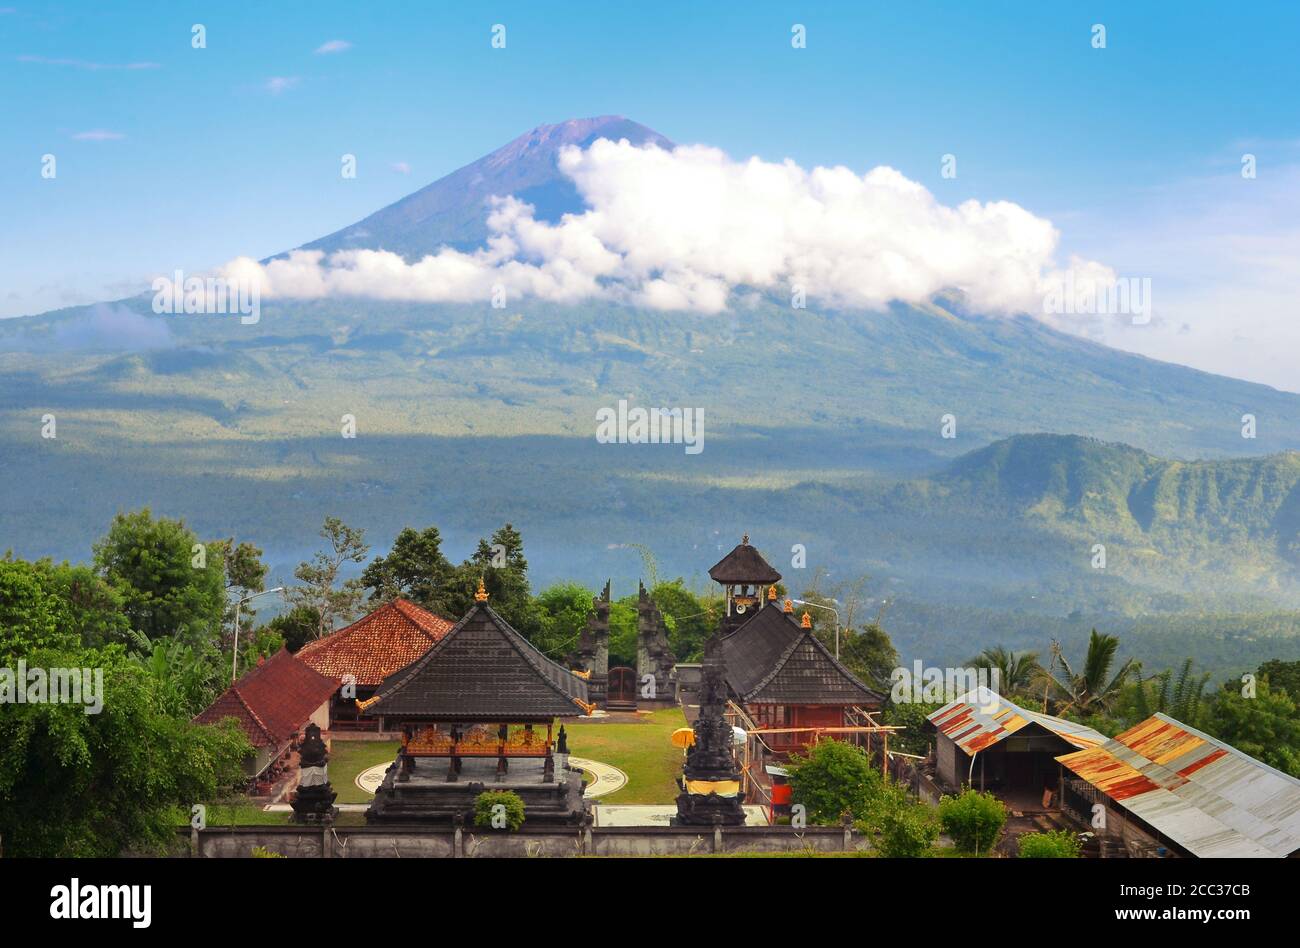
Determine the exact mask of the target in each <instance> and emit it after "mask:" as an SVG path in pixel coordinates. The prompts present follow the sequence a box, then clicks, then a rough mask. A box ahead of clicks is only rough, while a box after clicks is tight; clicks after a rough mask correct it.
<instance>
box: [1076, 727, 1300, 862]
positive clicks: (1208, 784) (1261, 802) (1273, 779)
mask: <svg viewBox="0 0 1300 948" xmlns="http://www.w3.org/2000/svg"><path fill="white" fill-rule="evenodd" d="M1056 759H1057V760H1058V761H1060V762H1061V763H1062V764H1064V765H1065V766H1066V767H1068V768H1070V770H1072V771H1074V772H1075V773H1076V774H1078V775H1079V776H1080V777H1082V778H1083V779H1084V780H1086V781H1088V782H1089V783H1090V784H1092V785H1093V786H1094V787H1096V788H1097V789H1098V790H1100V791H1102V792H1103V793H1105V794H1106V795H1107V796H1109V797H1110V798H1111V799H1112V800H1114V801H1115V802H1116V803H1117V804H1119V805H1120V806H1122V807H1124V809H1126V810H1128V811H1130V812H1131V813H1133V814H1135V815H1136V816H1139V817H1141V818H1142V819H1143V820H1145V821H1146V822H1147V823H1149V824H1151V826H1153V827H1154V828H1155V829H1156V830H1158V831H1159V832H1161V833H1162V834H1164V835H1165V836H1167V837H1168V838H1169V839H1171V840H1173V841H1174V842H1176V843H1178V844H1179V845H1180V846H1182V847H1184V848H1185V849H1187V850H1188V851H1189V852H1191V853H1194V854H1195V855H1197V856H1206V857H1209V856H1288V855H1290V854H1291V853H1293V852H1295V851H1297V850H1300V780H1296V779H1295V778H1294V777H1291V776H1289V775H1287V774H1284V773H1282V772H1281V771H1280V770H1274V769H1273V768H1272V767H1269V766H1268V765H1267V764H1263V763H1261V762H1260V761H1258V760H1256V759H1255V758H1253V757H1249V756H1247V755H1246V754H1243V753H1242V752H1241V751H1239V750H1237V749H1236V748H1235V747H1233V746H1231V745H1230V744H1225V743H1223V742H1222V741H1220V740H1216V739H1215V738H1213V737H1210V736H1209V735H1208V734H1203V733H1202V732H1200V731H1198V730H1196V729H1195V728H1191V727H1188V726H1187V725H1185V724H1182V723H1180V722H1178V721H1175V720H1174V719H1173V718H1171V717H1169V716H1168V715H1166V714H1155V715H1153V716H1152V717H1149V718H1147V719H1146V720H1145V721H1143V722H1142V723H1141V724H1138V725H1137V726H1135V727H1132V728H1129V729H1128V730H1127V731H1125V732H1124V733H1123V734H1120V735H1118V736H1116V737H1115V738H1114V739H1112V740H1109V741H1107V742H1106V743H1105V744H1103V745H1102V746H1100V747H1096V748H1092V749H1090V750H1084V751H1079V752H1077V753H1073V754H1066V755H1064V756H1063V757H1058V758H1056Z"/></svg>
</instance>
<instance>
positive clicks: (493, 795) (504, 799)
mask: <svg viewBox="0 0 1300 948" xmlns="http://www.w3.org/2000/svg"><path fill="white" fill-rule="evenodd" d="M474 825H475V826H481V827H483V828H484V829H504V830H509V831H510V832H512V833H513V832H514V831H515V830H517V829H519V827H521V826H523V825H524V801H523V799H522V798H521V797H520V796H519V794H517V793H515V792H513V791H511V790H486V791H484V792H483V793H480V794H479V795H478V796H477V797H475V798H474Z"/></svg>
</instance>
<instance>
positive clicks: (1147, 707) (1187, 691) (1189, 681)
mask: <svg viewBox="0 0 1300 948" xmlns="http://www.w3.org/2000/svg"><path fill="white" fill-rule="evenodd" d="M1135 677H1136V678H1137V688H1136V691H1135V693H1134V709H1135V710H1136V712H1137V715H1138V719H1139V720H1145V719H1147V718H1149V717H1150V716H1151V715H1152V714H1154V713H1155V712H1157V711H1163V712H1165V713H1166V714H1168V715H1169V716H1170V717H1173V718H1177V719H1178V720H1179V721H1182V722H1183V723H1184V724H1189V725H1191V726H1192V727H1196V726H1197V725H1198V724H1199V722H1200V717H1201V706H1202V701H1203V700H1204V697H1205V686H1206V685H1208V684H1209V682H1210V673H1209V672H1202V673H1201V675H1200V676H1194V675H1193V673H1192V659H1190V658H1189V659H1187V660H1186V661H1184V662H1183V666H1182V668H1181V669H1180V670H1179V672H1178V677H1177V678H1176V679H1175V678H1174V673H1173V670H1172V669H1165V670H1164V671H1162V672H1157V673H1156V674H1154V675H1151V676H1150V677H1148V678H1143V677H1142V670H1141V668H1138V670H1137V673H1136V675H1135ZM1148 686H1149V687H1150V690H1148Z"/></svg>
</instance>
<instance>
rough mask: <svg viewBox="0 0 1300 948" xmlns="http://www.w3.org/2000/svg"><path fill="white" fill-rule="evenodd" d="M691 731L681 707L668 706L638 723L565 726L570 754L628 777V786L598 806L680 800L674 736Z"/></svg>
mask: <svg viewBox="0 0 1300 948" xmlns="http://www.w3.org/2000/svg"><path fill="white" fill-rule="evenodd" d="M679 727H686V716H685V715H684V714H683V713H682V709H681V708H665V709H663V710H661V711H655V712H652V713H651V714H647V715H642V720H641V721H640V722H638V723H636V724H594V723H583V722H581V721H579V722H576V723H569V722H568V721H566V722H565V724H564V729H565V731H566V732H567V733H568V737H569V751H570V753H572V754H573V755H574V756H575V757H586V758H588V759H590V760H598V761H600V762H601V763H604V764H609V765H610V766H612V767H617V768H618V769H619V770H621V771H623V773H625V774H627V786H626V787H624V788H623V789H622V790H619V791H617V792H616V793H611V794H610V795H609V796H606V797H598V798H597V799H596V800H595V801H594V802H595V803H598V804H599V803H672V802H674V801H675V800H676V799H677V794H678V790H677V783H676V780H677V775H678V774H680V773H681V772H682V752H681V749H680V748H677V747H673V745H672V744H671V743H670V742H669V737H670V735H671V734H672V733H673V731H675V730H677V729H678V728H679Z"/></svg>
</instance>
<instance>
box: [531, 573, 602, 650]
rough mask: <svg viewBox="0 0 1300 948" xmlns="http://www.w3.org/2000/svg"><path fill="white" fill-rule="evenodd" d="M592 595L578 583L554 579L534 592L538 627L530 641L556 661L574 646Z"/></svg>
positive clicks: (589, 611)
mask: <svg viewBox="0 0 1300 948" xmlns="http://www.w3.org/2000/svg"><path fill="white" fill-rule="evenodd" d="M594 601H595V596H594V595H593V594H592V592H591V590H589V589H587V588H585V587H583V586H581V585H579V584H578V583H557V584H555V585H554V586H548V587H547V588H546V589H543V590H542V591H541V593H539V594H538V596H537V602H536V607H537V615H538V620H539V622H538V625H539V628H538V631H537V634H535V635H534V636H533V638H532V643H533V644H534V645H536V646H537V648H538V649H540V650H541V651H542V652H545V653H546V654H547V655H549V656H550V657H551V658H554V659H555V660H557V661H559V660H560V659H561V658H562V657H563V656H565V655H567V654H568V653H569V652H570V651H572V650H573V647H574V645H575V644H577V641H578V636H579V635H581V634H582V630H583V629H584V628H585V627H586V625H587V617H588V616H590V615H591V610H592V604H593V602H594Z"/></svg>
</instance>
